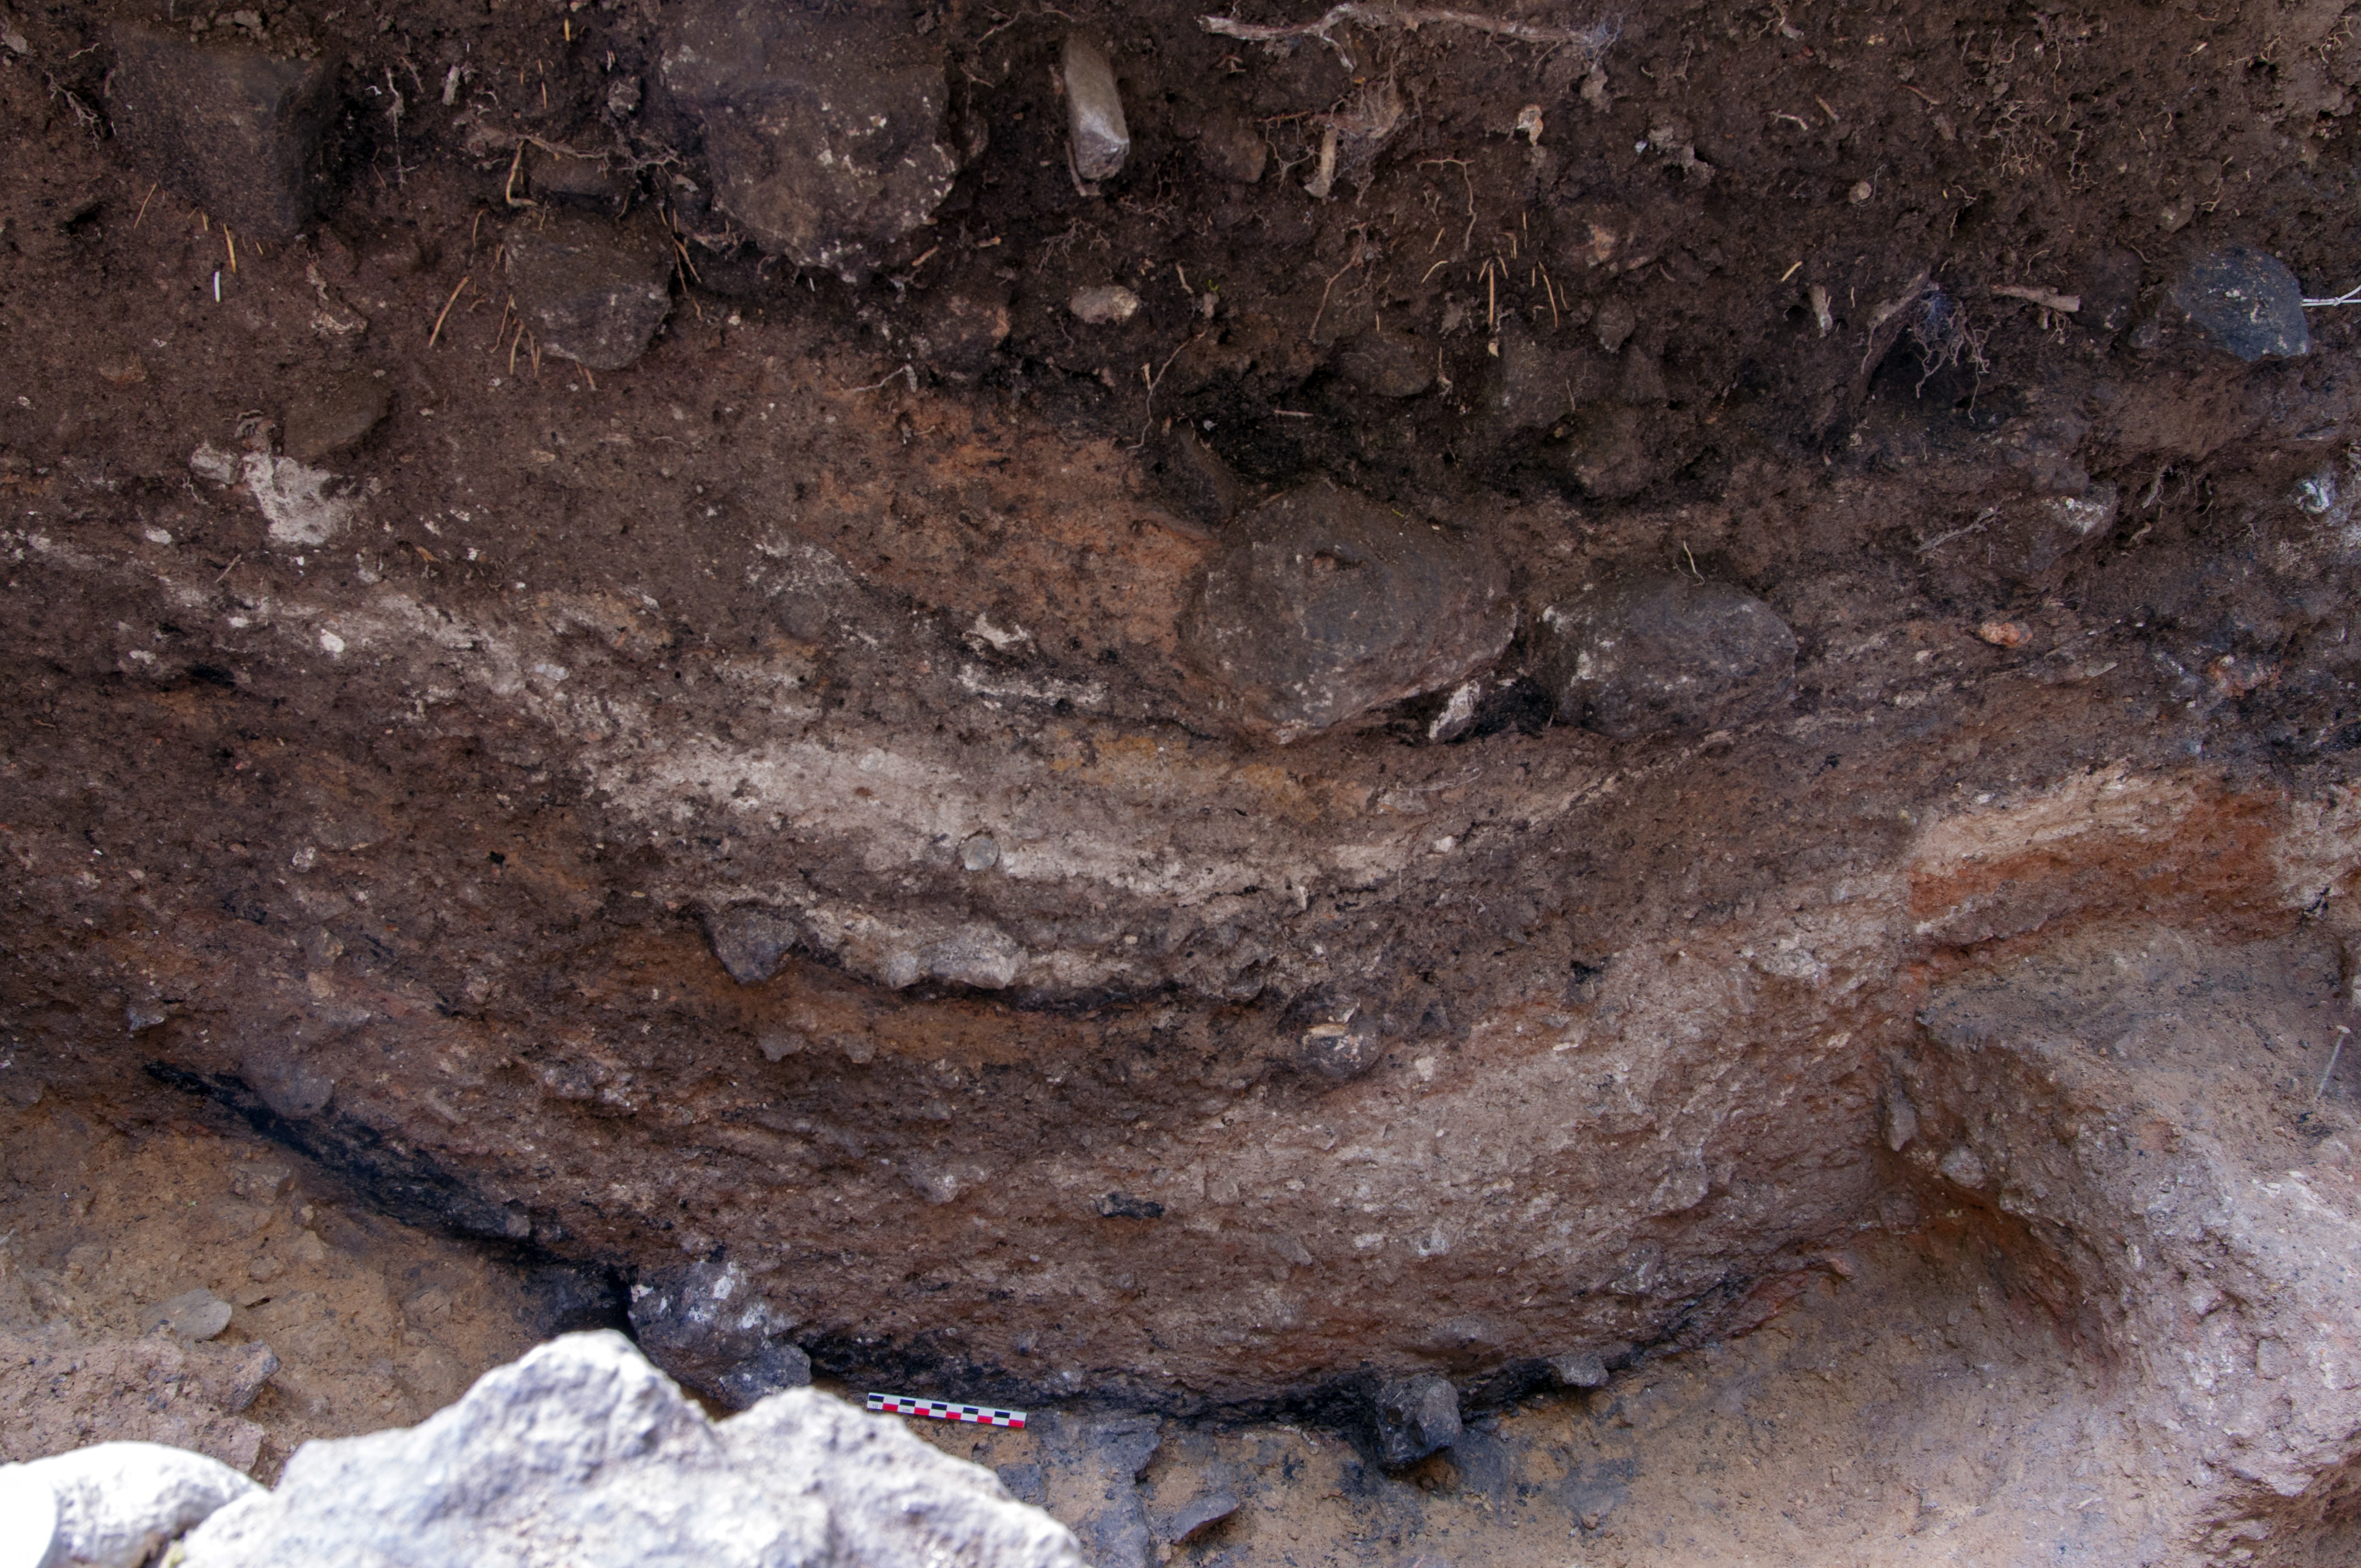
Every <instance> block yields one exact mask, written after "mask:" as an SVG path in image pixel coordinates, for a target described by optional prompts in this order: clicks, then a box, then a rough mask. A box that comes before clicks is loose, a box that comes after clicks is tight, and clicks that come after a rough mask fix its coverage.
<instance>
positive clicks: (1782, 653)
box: [1536, 577, 1795, 740]
mask: <svg viewBox="0 0 2361 1568" xmlns="http://www.w3.org/2000/svg"><path fill="white" fill-rule="evenodd" d="M1541 619H1542V624H1541V635H1540V646H1539V648H1538V650H1537V658H1536V663H1537V665H1538V669H1537V671H1536V673H1537V674H1540V675H1541V676H1542V678H1543V684H1544V685H1547V686H1548V687H1549V689H1550V691H1551V693H1552V695H1553V696H1554V697H1555V699H1556V702H1557V716H1558V718H1560V719H1561V720H1563V721H1565V722H1566V723H1569V724H1580V725H1583V726H1585V727H1587V728H1588V729H1596V730H1598V732H1599V733H1601V734H1603V735H1608V736H1611V737H1613V738H1614V739H1616V740H1634V739H1636V738H1638V737H1641V736H1644V735H1659V734H1702V733H1704V732H1706V731H1707V730H1710V729H1717V728H1719V727H1720V726H1722V725H1726V724H1730V723H1734V722H1737V721H1739V720H1741V719H1744V718H1751V717H1752V716H1753V715H1754V714H1755V713H1756V712H1758V711H1760V710H1761V709H1762V708H1763V707H1765V706H1767V705H1768V704H1769V703H1770V702H1771V701H1772V700H1773V698H1775V697H1776V696H1778V695H1779V693H1781V692H1782V691H1784V689H1785V686H1786V684H1787V682H1788V680H1789V679H1790V678H1791V677H1792V676H1793V675H1794V674H1795V633H1794V632H1793V631H1791V630H1788V627H1787V623H1786V622H1785V621H1784V620H1780V619H1779V616H1778V614H1777V612H1775V611H1773V609H1771V607H1770V606H1769V605H1766V604H1764V603H1763V601H1762V600H1761V599H1758V598H1755V597H1754V596H1752V594H1749V593H1747V592H1746V591H1745V590H1744V589H1742V588H1739V587H1734V586H1732V585H1730V584H1729V583H1713V582H1708V583H1700V582H1697V581H1696V580H1695V579H1694V578H1689V577H1645V578H1640V579H1636V580H1634V581H1631V582H1626V583H1619V584H1616V585H1614V586H1612V587H1605V588H1600V589H1598V590H1596V591H1594V592H1591V593H1587V594H1585V595H1583V596H1582V597H1580V598H1575V599H1571V600H1569V601H1567V602H1565V603H1564V604H1557V605H1553V606H1551V607H1550V608H1549V609H1546V610H1544V611H1543V613H1542V618H1541Z"/></svg>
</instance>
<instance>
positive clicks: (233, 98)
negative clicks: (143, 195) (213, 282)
mask: <svg viewBox="0 0 2361 1568" xmlns="http://www.w3.org/2000/svg"><path fill="white" fill-rule="evenodd" d="M107 100H108V104H109V105H110V106H111V108H112V109H113V111H114V116H113V117H114V121H115V139H116V140H117V141H119V142H120V143H122V145H123V148H124V150H125V151H126V153H127V154H129V156H130V158H131V160H132V162H133V163H134V164H136V165H137V166H138V167H139V168H140V169H141V170H146V171H148V173H149V174H151V175H152V176H153V177H154V178H156V179H159V180H161V181H164V183H166V184H167V185H170V187H171V188H172V189H173V190H175V191H177V192H180V193H181V195H182V196H184V197H186V198H187V199H188V200H190V201H192V202H193V203H196V204H197V205H198V206H199V207H200V208H202V209H203V210H204V211H205V212H207V213H209V214H212V215H213V216H214V218H215V219H216V220H218V221H220V222H222V223H224V224H226V225H229V227H230V230H231V232H232V233H234V234H242V235H251V236H254V237H255V238H257V239H268V240H281V239H289V238H291V237H293V236H294V235H295V233H296V231H297V230H299V229H301V228H302V226H303V225H305V224H307V223H309V222H311V220H312V218H313V215H314V214H316V213H317V212H318V211H319V209H320V205H321V203H322V201H323V199H324V196H325V195H326V192H327V188H328V181H327V174H326V170H325V167H324V164H325V154H324V144H325V140H326V132H327V128H328V125H329V122H330V121H331V120H332V119H333V118H334V117H335V110H336V99H335V66H334V64H333V63H332V62H331V61H330V60H325V59H322V60H272V59H270V58H269V56H268V55H265V54H261V53H259V52H258V51H255V50H252V49H202V48H199V47H198V46H197V45H195V44H193V43H192V42H190V41H189V38H188V37H187V35H186V34H181V33H167V32H161V31H158V30H156V29H153V28H149V27H130V26H126V27H118V28H117V29H116V30H115V70H114V72H113V73H112V74H111V75H110V76H109V78H108V80H107Z"/></svg>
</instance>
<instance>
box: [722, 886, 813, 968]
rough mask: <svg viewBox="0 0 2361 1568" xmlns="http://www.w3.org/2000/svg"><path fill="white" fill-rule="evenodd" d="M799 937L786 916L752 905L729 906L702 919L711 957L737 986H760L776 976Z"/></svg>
mask: <svg viewBox="0 0 2361 1568" xmlns="http://www.w3.org/2000/svg"><path fill="white" fill-rule="evenodd" d="M801 936H802V933H801V931H799V930H798V929H797V928H796V923H795V922H794V921H793V920H791V919H789V918H788V917H787V916H785V915H781V914H779V913H777V912H776V911H775V910H770V909H765V908H763V906H762V905H755V904H740V905H731V906H730V908H728V909H719V910H715V911H713V912H712V913H711V914H708V916H706V917H705V939H706V941H707V942H708V944H710V945H711V947H712V948H713V956H714V957H715V958H717V959H720V960H721V967H722V968H723V969H725V970H729V971H730V979H731V980H734V981H737V982H738V983H739V984H741V985H760V984H762V983H763V981H766V980H768V979H770V978H771V977H772V976H773V975H774V974H776V973H778V972H779V965H780V963H781V962H782V961H784V960H785V958H786V956H787V954H788V953H789V952H791V951H793V950H794V948H795V945H796V941H797V940H798V938H800V937H801Z"/></svg>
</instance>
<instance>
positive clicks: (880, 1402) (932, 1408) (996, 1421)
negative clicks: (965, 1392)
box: [869, 1394, 1025, 1427]
mask: <svg viewBox="0 0 2361 1568" xmlns="http://www.w3.org/2000/svg"><path fill="white" fill-rule="evenodd" d="M869 1408H870V1409H872V1410H874V1411H875V1412H876V1413H877V1414H879V1415H881V1416H926V1417H928V1418H929V1419H931V1420H939V1421H965V1422H967V1423H968V1424H969V1425H971V1426H979V1427H1021V1426H1023V1425H1024V1424H1025V1412H1024V1411H1022V1410H995V1409H993V1408H992V1407H991V1406H990V1405H953V1404H950V1403H947V1402H946V1401H944V1400H941V1399H914V1398H910V1396H908V1395H907V1394H872V1395H870V1396H869Z"/></svg>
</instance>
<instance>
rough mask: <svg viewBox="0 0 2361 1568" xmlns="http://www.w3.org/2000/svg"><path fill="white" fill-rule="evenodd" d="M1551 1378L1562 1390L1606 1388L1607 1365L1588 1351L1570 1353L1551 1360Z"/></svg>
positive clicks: (1552, 1357)
mask: <svg viewBox="0 0 2361 1568" xmlns="http://www.w3.org/2000/svg"><path fill="white" fill-rule="evenodd" d="M1549 1369H1550V1376H1552V1377H1553V1378H1554V1379H1556V1381H1557V1385H1558V1387H1561V1388H1604V1387H1607V1363H1606V1362H1605V1361H1604V1360H1602V1359H1601V1358H1600V1357H1598V1356H1596V1355H1593V1354H1589V1353H1588V1352H1587V1351H1568V1352H1566V1353H1565V1354H1564V1355H1553V1356H1551V1357H1550V1358H1549Z"/></svg>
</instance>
